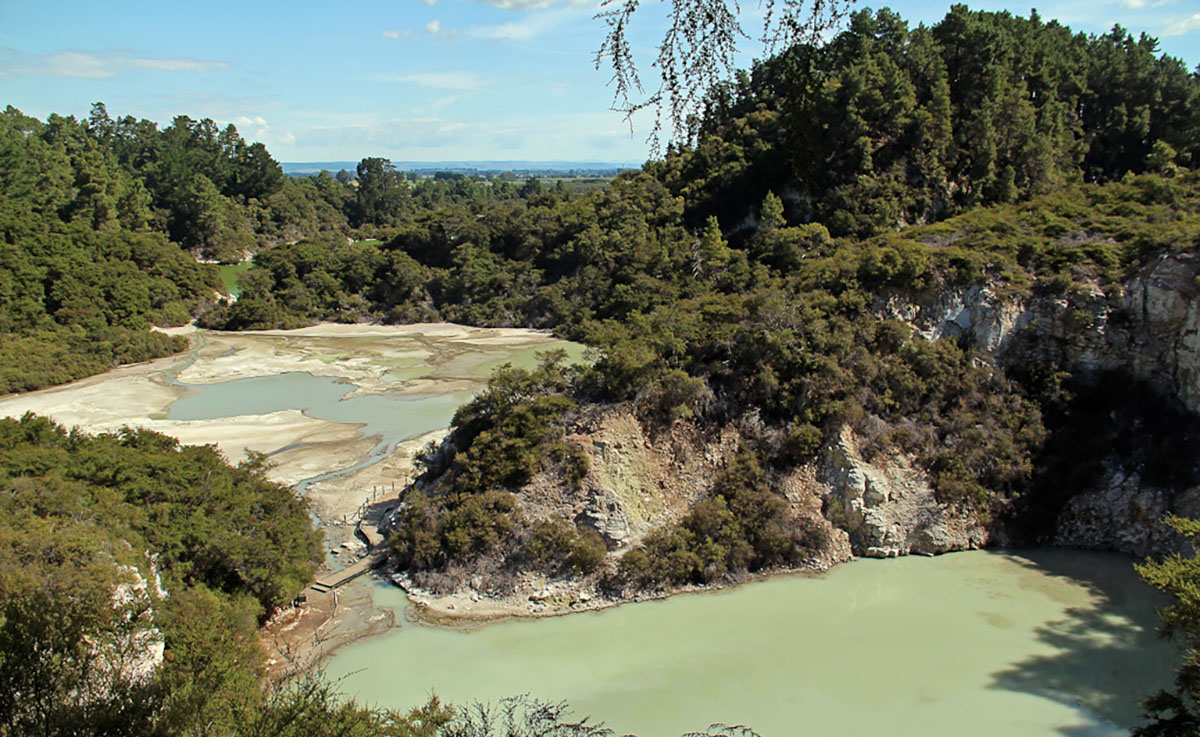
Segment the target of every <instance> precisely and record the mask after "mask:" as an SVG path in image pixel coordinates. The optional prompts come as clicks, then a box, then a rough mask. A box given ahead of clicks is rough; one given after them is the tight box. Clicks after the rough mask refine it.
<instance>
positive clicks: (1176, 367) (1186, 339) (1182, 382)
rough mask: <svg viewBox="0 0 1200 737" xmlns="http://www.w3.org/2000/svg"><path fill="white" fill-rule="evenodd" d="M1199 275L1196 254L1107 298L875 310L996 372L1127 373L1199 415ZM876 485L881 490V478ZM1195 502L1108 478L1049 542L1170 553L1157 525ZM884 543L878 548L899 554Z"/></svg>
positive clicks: (979, 296) (993, 295)
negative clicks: (1044, 367)
mask: <svg viewBox="0 0 1200 737" xmlns="http://www.w3.org/2000/svg"><path fill="white" fill-rule="evenodd" d="M1198 272H1200V262H1198V260H1197V257H1196V255H1194V254H1168V255H1162V256H1158V257H1156V258H1154V259H1152V260H1150V261H1149V262H1147V263H1146V264H1145V265H1143V266H1142V267H1141V268H1140V269H1138V270H1137V271H1135V272H1133V273H1132V274H1130V275H1129V277H1128V278H1127V279H1125V280H1124V281H1123V282H1122V283H1121V284H1119V285H1113V286H1110V287H1109V288H1107V289H1106V290H1101V289H1100V288H1099V287H1097V286H1094V285H1093V286H1090V287H1083V288H1076V289H1075V290H1074V291H1072V292H1070V293H1068V294H1066V295H1054V296H1045V295H1034V296H1007V297H1004V296H1001V295H1000V294H999V293H998V292H997V291H995V290H993V289H989V288H987V287H981V286H972V287H965V288H952V289H947V288H942V289H940V290H930V291H929V292H927V293H926V294H924V295H922V296H921V297H919V298H917V299H913V300H910V299H904V298H901V297H900V296H898V295H891V296H889V297H887V298H885V299H881V300H880V301H878V302H877V303H876V304H875V311H876V312H877V313H878V314H879V315H881V316H883V317H888V318H892V319H898V320H901V321H904V322H906V323H908V324H909V325H911V326H912V327H913V329H914V330H916V331H917V332H918V333H920V334H921V335H923V336H925V337H926V338H928V339H930V340H937V339H940V338H945V337H959V338H961V339H963V340H966V341H968V342H969V343H970V344H972V345H974V346H975V347H977V348H979V349H981V350H983V351H986V352H987V353H989V354H990V355H991V356H992V358H993V360H994V361H996V362H997V363H998V364H1000V365H1007V366H1013V365H1029V364H1036V363H1056V364H1058V365H1060V366H1063V367H1064V368H1067V369H1068V370H1070V371H1072V372H1076V373H1080V374H1083V375H1087V374H1089V373H1093V374H1095V373H1099V372H1107V371H1121V372H1126V373H1128V374H1129V375H1130V376H1132V377H1135V378H1137V379H1141V380H1144V381H1146V382H1148V383H1150V384H1151V385H1153V386H1155V387H1157V388H1158V390H1160V391H1161V392H1163V393H1164V394H1166V395H1168V396H1173V397H1175V398H1176V399H1178V400H1179V401H1180V402H1182V403H1183V405H1184V406H1186V407H1187V409H1188V410H1190V411H1191V412H1193V413H1200V286H1198V282H1197V280H1198V279H1200V276H1198V275H1197V274H1198ZM874 478H875V479H878V480H879V481H872V483H879V482H880V481H882V480H883V479H885V478H887V475H886V474H884V475H882V476H881V475H879V474H878V473H877V474H876V476H875V477H874ZM854 483H857V481H855V482H854ZM1196 496H1200V492H1196V491H1195V490H1193V491H1189V492H1187V493H1185V494H1179V493H1178V492H1177V491H1176V490H1171V489H1164V488H1157V487H1150V486H1146V485H1144V484H1143V482H1142V479H1141V478H1140V477H1139V476H1138V475H1137V474H1136V473H1135V474H1125V473H1122V472H1119V471H1115V470H1111V469H1110V470H1109V472H1108V473H1106V474H1105V476H1104V478H1103V480H1102V481H1101V482H1100V483H1099V484H1098V485H1097V486H1096V487H1095V488H1092V489H1079V490H1077V493H1076V494H1075V496H1073V497H1072V498H1071V499H1070V501H1069V502H1068V503H1067V504H1066V505H1065V507H1064V508H1063V509H1062V511H1061V513H1060V518H1059V521H1058V525H1057V531H1056V534H1055V537H1054V541H1055V542H1056V543H1057V544H1060V545H1068V546H1075V547H1084V548H1096V549H1105V550H1119V551H1122V552H1127V553H1131V554H1134V555H1148V554H1152V553H1162V552H1168V551H1173V550H1176V549H1178V548H1179V547H1180V545H1181V544H1182V540H1181V539H1180V538H1179V536H1178V535H1176V534H1175V533H1174V532H1172V531H1171V530H1169V529H1167V528H1166V527H1165V526H1163V525H1162V524H1161V522H1160V520H1161V517H1162V515H1163V513H1164V512H1166V511H1177V512H1181V513H1185V514H1196V513H1200V505H1198V504H1196V503H1195V501H1194V497H1196ZM889 514H890V512H889ZM878 516H879V513H875V517H876V518H878ZM864 539H872V538H870V537H869V536H868V537H866V538H864ZM880 539H883V538H880ZM896 539H897V538H896V535H895V534H893V536H892V538H890V540H891V541H892V543H894V542H895V541H896ZM892 543H887V544H884V545H882V546H880V547H882V549H884V550H889V551H890V550H894V549H897V547H903V545H899V546H897V545H896V544H892Z"/></svg>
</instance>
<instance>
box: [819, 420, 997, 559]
mask: <svg viewBox="0 0 1200 737" xmlns="http://www.w3.org/2000/svg"><path fill="white" fill-rule="evenodd" d="M817 474H818V478H819V479H820V480H821V482H822V487H823V488H822V489H821V494H822V496H823V498H824V500H825V509H826V514H827V515H828V517H829V519H830V521H831V522H833V523H834V524H835V525H837V527H839V528H840V529H842V530H845V531H846V532H847V534H848V535H849V539H850V543H851V546H852V547H853V550H854V553H855V555H860V556H867V557H871V558H892V557H895V556H900V555H908V554H910V553H915V554H919V555H937V554H938V553H946V552H949V551H952V550H969V549H974V548H980V547H983V546H984V545H985V544H986V543H987V542H988V530H987V528H986V527H985V526H984V525H983V524H982V523H981V522H980V521H979V519H978V518H977V516H976V515H974V514H972V513H969V512H963V511H961V510H958V509H956V508H953V507H950V506H947V505H944V504H939V503H938V501H937V498H936V497H935V495H934V491H933V487H932V486H930V483H929V478H928V476H926V475H925V473H924V472H923V471H921V470H920V469H919V468H917V467H915V466H914V465H913V464H912V462H911V459H909V458H907V457H905V456H904V455H902V454H898V453H893V454H890V455H888V456H886V457H884V458H881V459H879V460H877V461H875V462H868V461H866V460H864V459H863V457H862V456H861V454H860V453H859V451H858V441H857V438H855V436H854V434H853V433H852V432H850V430H849V429H843V431H842V432H841V434H840V436H839V437H838V440H837V441H836V442H835V443H832V444H831V445H830V446H829V447H827V448H826V449H825V452H824V453H823V457H822V459H821V460H820V462H819V464H818V471H817Z"/></svg>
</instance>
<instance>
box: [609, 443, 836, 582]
mask: <svg viewBox="0 0 1200 737" xmlns="http://www.w3.org/2000/svg"><path fill="white" fill-rule="evenodd" d="M819 543H820V540H819V538H817V537H815V536H814V535H813V533H812V532H811V531H810V529H809V527H808V524H807V523H805V522H804V521H802V520H797V519H794V518H793V517H792V515H791V514H790V513H789V511H788V509H787V503H786V502H785V501H784V499H783V497H782V496H780V495H779V494H777V493H775V492H774V491H772V490H771V488H770V486H769V485H768V483H767V479H766V476H765V475H764V474H763V471H762V469H761V468H760V467H759V465H758V461H757V460H756V459H755V457H754V454H753V453H751V452H750V451H749V450H747V449H745V448H743V449H741V450H740V451H738V454H737V456H735V458H734V460H733V462H732V463H730V465H729V467H728V468H726V469H725V470H724V471H723V472H722V473H721V474H720V475H719V476H718V477H717V478H716V479H715V481H714V482H713V489H712V495H711V496H709V497H708V498H707V499H705V500H703V501H701V502H700V503H699V504H696V505H695V506H694V507H692V510H691V511H690V512H688V514H687V515H686V516H685V517H684V518H683V519H682V520H680V522H679V523H678V524H676V525H674V526H672V527H667V528H664V529H661V530H656V531H655V532H652V533H651V534H650V535H649V536H648V537H647V538H646V540H645V542H644V543H643V544H642V545H641V546H640V547H638V548H635V549H634V550H632V551H630V552H628V553H626V554H625V555H624V556H623V557H622V559H621V564H620V572H621V574H622V575H623V576H624V577H625V578H626V579H627V580H629V581H630V582H631V583H633V584H635V585H636V586H639V587H651V586H663V585H681V584H689V583H696V584H702V583H711V582H713V581H714V580H717V579H720V578H723V577H725V576H727V575H730V574H740V573H745V572H747V571H757V570H760V569H763V568H769V567H773V566H789V565H790V566H794V565H798V564H800V563H802V562H803V561H804V559H805V557H806V556H805V554H806V553H807V552H808V551H809V550H811V549H812V548H814V547H816V546H817V545H818V544H819Z"/></svg>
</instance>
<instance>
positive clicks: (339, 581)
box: [309, 504, 387, 594]
mask: <svg viewBox="0 0 1200 737" xmlns="http://www.w3.org/2000/svg"><path fill="white" fill-rule="evenodd" d="M364 510H365V511H367V512H368V513H369V512H370V511H371V510H370V508H369V505H367V504H364ZM374 511H375V514H371V515H370V516H371V519H369V520H368V519H363V518H360V519H359V521H358V526H357V528H356V531H357V532H361V533H362V535H363V537H365V538H366V539H367V550H368V553H367V555H366V557H364V558H362V559H360V560H359V561H358V562H356V563H353V564H351V565H349V566H346V567H345V568H341V569H339V570H336V571H333V572H331V573H327V574H325V575H323V576H319V577H317V579H316V580H315V581H313V583H312V585H311V586H309V588H310V589H312V590H313V591H316V592H317V593H320V594H324V593H327V592H329V591H332V590H333V589H336V588H337V587H339V586H342V585H344V584H346V583H349V582H350V581H353V580H354V579H356V578H358V577H359V576H361V575H363V574H364V573H366V572H367V571H369V570H371V569H372V568H375V567H376V566H378V565H380V564H381V563H383V561H384V560H386V559H387V549H386V547H385V546H384V543H385V542H386V540H385V539H384V536H383V534H382V533H380V532H379V520H380V518H381V517H382V516H383V511H384V510H383V509H379V508H377V509H376V510H374Z"/></svg>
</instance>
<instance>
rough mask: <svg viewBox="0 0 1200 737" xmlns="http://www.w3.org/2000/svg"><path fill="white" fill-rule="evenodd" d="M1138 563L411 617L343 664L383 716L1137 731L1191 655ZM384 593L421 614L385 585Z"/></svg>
mask: <svg viewBox="0 0 1200 737" xmlns="http://www.w3.org/2000/svg"><path fill="white" fill-rule="evenodd" d="M1131 565H1132V560H1131V559H1130V558H1128V557H1125V556H1120V555H1109V554H1099V553H1086V552H1079V551H1065V550H1041V551H1032V552H1023V553H1020V554H1015V553H1003V552H982V551H981V552H969V553H956V554H951V555H944V556H940V557H937V558H932V559H930V558H902V559H896V560H884V561H880V560H860V561H856V562H854V563H849V564H846V565H842V566H839V567H837V568H835V569H833V570H832V571H830V572H829V573H828V574H827V575H825V576H822V577H813V578H810V577H797V576H791V577H781V578H775V579H772V580H768V581H763V582H758V583H754V584H750V585H747V586H743V587H740V588H736V589H734V590H731V591H726V592H722V593H716V594H700V595H683V596H676V597H673V598H671V599H667V600H663V601H654V602H646V603H639V604H628V605H624V606H620V607H616V608H613V609H608V610H605V611H601V612H593V613H581V614H571V615H568V616H565V617H557V618H553V619H543V620H536V621H507V622H499V623H495V624H491V625H488V626H486V627H483V628H481V629H478V630H476V631H472V632H462V631H454V630H442V629H435V628H429V627H423V626H417V625H405V626H404V628H403V629H401V630H398V631H395V632H393V633H392V634H389V635H387V636H385V637H382V638H378V639H373V640H368V641H363V642H360V643H356V644H354V645H351V646H350V647H347V648H345V649H344V650H341V651H339V652H338V653H337V654H335V655H334V656H333V658H332V659H331V660H330V661H329V662H328V665H327V669H326V670H327V674H328V675H329V676H330V677H332V678H333V679H337V680H338V682H339V684H340V688H341V689H342V690H343V691H344V692H345V693H347V694H351V695H353V696H355V697H356V698H359V699H362V700H365V701H367V702H370V703H373V704H376V705H380V706H387V707H392V708H397V709H406V708H409V707H411V706H414V705H417V704H420V703H423V702H424V701H425V700H426V699H427V698H428V696H429V695H430V693H433V692H436V693H437V694H438V695H439V696H441V697H442V698H444V699H449V700H450V701H453V702H459V703H463V702H466V703H469V702H470V701H471V700H473V699H481V700H497V699H499V698H502V697H504V696H510V695H515V694H520V693H526V692H527V693H529V694H531V695H532V696H535V697H537V698H540V699H542V700H546V701H559V700H567V701H568V702H569V703H570V704H571V706H572V707H573V708H574V710H575V712H576V714H577V715H580V716H582V715H591V716H592V717H593V718H594V719H599V720H603V721H605V722H606V723H607V725H608V726H609V727H612V728H614V729H616V730H617V732H618V733H635V734H638V735H641V736H642V737H667V736H674V735H680V734H683V733H684V732H687V731H690V730H697V729H703V728H704V727H706V726H707V725H708V724H710V723H712V722H723V723H726V724H746V725H749V726H752V727H753V728H754V729H755V730H757V731H758V732H759V733H760V734H761V735H763V737H792V736H794V735H814V736H824V735H842V736H849V737H853V736H855V735H864V736H867V735H869V736H871V737H875V736H877V735H888V737H905V736H907V735H912V736H913V737H917V736H918V735H920V736H921V737H928V736H930V735H935V736H936V735H971V736H972V737H988V736H990V735H996V736H997V737H999V736H1000V735H1004V736H1005V737H1009V736H1012V735H1059V736H1070V737H1088V736H1092V735H1117V734H1127V728H1128V727H1129V726H1131V725H1133V724H1135V723H1136V722H1137V714H1138V709H1137V702H1138V700H1139V699H1141V698H1142V697H1144V696H1145V695H1147V694H1148V693H1150V692H1151V691H1152V690H1154V689H1156V688H1159V687H1163V686H1167V685H1168V684H1169V683H1170V680H1171V674H1172V672H1173V669H1174V665H1175V662H1176V655H1175V653H1174V651H1173V649H1172V648H1171V647H1169V646H1168V645H1167V644H1166V643H1165V642H1163V641H1161V640H1160V639H1159V638H1158V637H1156V636H1155V634H1154V633H1153V627H1154V623H1155V617H1154V612H1153V608H1154V605H1155V604H1156V603H1161V602H1160V601H1159V600H1158V599H1157V598H1155V597H1154V595H1153V592H1152V591H1151V590H1150V589H1149V588H1148V587H1147V586H1145V585H1144V584H1142V583H1141V582H1140V581H1139V580H1138V579H1137V578H1136V576H1135V574H1134V573H1133V571H1132V569H1131ZM376 601H377V602H380V603H383V604H385V605H393V606H396V607H402V606H403V605H404V603H405V600H404V597H403V594H402V593H401V592H400V591H399V590H398V589H395V588H393V587H390V586H387V585H385V584H378V585H377V589H376Z"/></svg>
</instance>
